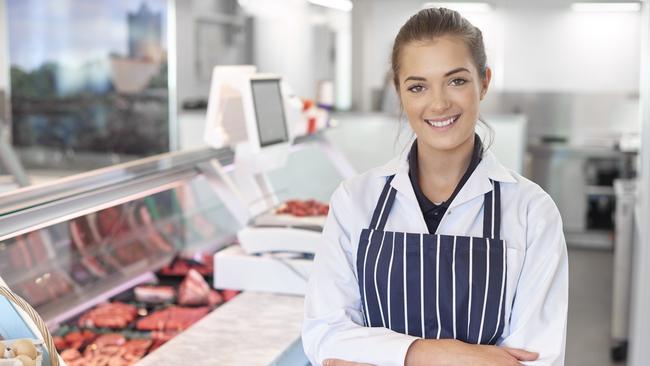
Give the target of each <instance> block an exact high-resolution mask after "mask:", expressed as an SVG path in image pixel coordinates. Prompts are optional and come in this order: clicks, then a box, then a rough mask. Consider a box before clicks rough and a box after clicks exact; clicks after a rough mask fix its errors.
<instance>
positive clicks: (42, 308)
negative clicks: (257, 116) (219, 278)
mask: <svg viewBox="0 0 650 366" xmlns="http://www.w3.org/2000/svg"><path fill="white" fill-rule="evenodd" d="M319 138H320V137H319V136H311V137H308V138H304V139H302V141H299V142H298V144H296V146H294V151H295V152H299V153H297V154H293V155H292V156H293V158H292V159H290V162H289V164H288V165H287V167H285V168H283V170H280V171H277V172H274V173H273V174H272V175H271V177H270V178H271V181H272V183H273V185H274V186H275V187H276V189H277V194H278V197H279V198H280V199H281V200H285V199H288V198H295V197H299V198H300V197H301V198H317V199H320V200H323V201H326V200H327V198H328V197H329V194H331V191H333V189H334V188H335V186H336V185H337V184H338V182H339V181H340V178H341V177H340V176H336V174H335V172H336V170H337V169H336V167H334V166H332V165H331V164H330V166H329V167H328V166H327V162H328V161H329V160H330V159H329V158H328V157H327V156H326V157H323V156H322V154H321V155H319V154H318V153H314V150H313V149H310V142H314V141H318V139H319ZM233 155H234V154H233V152H232V150H230V149H219V150H214V149H199V150H194V151H184V152H174V153H169V154H163V155H159V156H154V157H150V158H145V159H141V160H137V161H133V162H129V163H124V164H120V165H116V166H112V167H107V168H102V169H99V170H96V171H92V172H88V173H84V174H80V175H76V176H72V177H68V178H64V179H61V180H59V181H56V182H53V183H50V184H44V185H38V186H33V187H27V188H23V189H20V190H17V191H15V192H12V193H8V194H4V195H2V196H0V277H1V278H2V279H3V280H4V281H5V282H6V283H7V284H8V286H9V287H10V288H11V289H12V290H13V291H14V292H15V293H17V294H18V295H20V296H22V297H23V298H25V299H26V300H27V301H28V302H29V303H30V304H31V305H32V306H33V307H34V308H35V309H36V311H37V312H38V313H39V314H40V315H41V317H42V318H43V319H44V320H45V322H46V324H47V326H48V327H49V329H50V331H51V332H52V334H53V335H54V336H55V341H56V343H57V348H58V349H59V352H61V353H62V356H64V359H65V360H67V361H66V362H67V363H68V364H69V365H82V364H89V363H88V362H89V360H91V361H93V362H95V361H97V362H99V363H98V364H101V362H109V361H111V362H113V364H124V365H130V364H134V363H136V362H139V363H141V364H143V365H148V364H158V361H156V360H163V359H170V360H171V359H174V358H175V359H176V360H179V361H178V364H181V363H182V361H181V360H183V356H182V355H183V354H185V352H186V351H185V350H186V349H187V345H188V344H189V345H191V346H194V347H198V348H199V349H203V350H204V351H205V352H207V353H211V352H215V348H214V345H215V344H222V345H226V344H230V345H231V346H229V348H226V347H225V346H224V348H219V349H218V350H216V352H222V355H221V357H222V358H220V359H219V360H228V359H230V360H232V361H233V362H234V363H238V364H239V363H241V362H244V363H246V364H248V362H249V361H248V360H249V358H248V357H257V358H256V359H255V361H253V359H250V361H251V363H250V364H258V363H259V364H271V363H274V362H275V363H277V362H280V361H278V360H288V359H291V360H298V361H297V363H298V364H300V362H302V361H305V363H306V359H304V355H303V354H302V348H301V345H300V323H301V316H302V297H300V296H288V295H279V294H277V295H276V294H261V293H255V292H247V293H245V294H243V295H239V296H236V295H237V293H238V291H235V290H228V289H219V290H215V289H213V288H212V284H213V277H212V276H213V273H214V271H213V268H212V263H213V262H212V257H213V254H214V253H215V252H217V251H219V250H221V249H223V248H225V247H227V246H229V245H230V244H232V243H233V242H234V241H235V239H236V234H237V232H238V231H239V230H240V229H242V227H243V226H244V225H245V224H246V223H245V222H241V220H240V219H238V218H237V217H235V216H236V215H234V214H232V210H231V209H230V206H229V205H228V202H226V201H227V199H226V198H225V197H226V196H227V185H226V184H224V182H223V181H221V178H220V177H219V174H218V173H217V172H216V171H215V170H214V168H213V166H212V162H214V161H218V162H219V164H220V166H222V167H228V166H230V165H231V164H232V160H233ZM325 155H327V153H326V154H325ZM319 159H322V160H319ZM305 166H309V167H310V169H312V170H313V169H314V167H315V166H319V173H322V174H324V175H325V176H327V177H325V178H323V177H316V178H318V179H319V181H320V183H321V184H319V185H318V186H316V185H313V184H305V183H306V182H308V181H309V180H311V179H313V178H314V177H313V176H312V177H309V176H305V177H303V178H300V177H298V178H296V175H304V171H305V169H304V167H305ZM328 179H329V180H330V181H327V180H328ZM324 183H325V184H324ZM324 186H325V187H326V188H324ZM315 190H319V191H315ZM224 192H226V195H224ZM206 284H208V285H207V286H206ZM206 287H207V289H206ZM229 300H231V301H229ZM223 303H226V304H225V305H223V311H222V310H221V309H222V305H221V304H223ZM215 309H216V311H213V310H215ZM242 314H248V315H245V316H243V317H241V315H242ZM232 317H236V318H237V319H231V318H232ZM224 319H230V321H228V320H224ZM197 321H198V324H196V327H194V328H192V329H190V331H191V332H190V331H187V332H185V329H187V328H189V327H190V326H191V325H192V324H194V323H196V322H197ZM262 324H265V325H262ZM192 332H193V333H192ZM197 332H198V333H197ZM210 332H212V333H211V336H212V338H207V337H202V336H201V334H207V333H210ZM267 333H268V334H267ZM252 334H255V335H256V336H257V338H256V340H257V344H258V349H257V350H256V352H252V353H251V352H248V353H246V352H243V351H242V350H241V347H242V346H243V347H245V344H249V343H250V342H244V340H250V339H251V335H252ZM0 336H2V337H6V335H2V334H0ZM176 336H177V337H176ZM174 337H176V338H174ZM172 338H174V339H172ZM177 338H178V341H176V339H177ZM170 339H172V340H171V341H170V342H169V343H168V344H165V345H163V343H165V342H167V341H169V340H170ZM239 340H241V342H240V341H239ZM233 344H240V348H239V350H238V351H235V348H233V347H232V345H233ZM161 345H163V346H162V347H161V348H158V349H157V350H156V351H155V352H153V353H151V352H152V351H154V350H155V349H156V348H157V347H160V346H161ZM115 346H119V347H115ZM120 350H122V351H120ZM124 350H126V351H124ZM192 352H194V353H195V354H196V352H198V351H197V350H193V351H192ZM231 352H235V353H236V354H237V355H238V356H237V357H234V358H233V357H231ZM149 353H151V355H150V356H147V354H149ZM224 357H225V358H224ZM98 360H99V361H98ZM215 360H217V359H216V358H214V357H212V358H208V357H203V359H202V361H203V362H204V363H203V364H211V362H214V361H215ZM120 362H122V363H120ZM223 362H224V363H223V364H229V363H228V362H226V361H223ZM195 363H196V364H197V365H198V364H202V363H201V362H200V360H196V362H195ZM234 363H233V364H234ZM169 364H174V363H169Z"/></svg>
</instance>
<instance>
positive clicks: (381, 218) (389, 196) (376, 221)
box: [370, 175, 397, 231]
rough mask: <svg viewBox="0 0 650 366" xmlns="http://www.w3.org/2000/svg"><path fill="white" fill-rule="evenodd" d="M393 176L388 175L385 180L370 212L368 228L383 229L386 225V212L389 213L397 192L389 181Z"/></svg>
mask: <svg viewBox="0 0 650 366" xmlns="http://www.w3.org/2000/svg"><path fill="white" fill-rule="evenodd" d="M393 178H395V175H391V176H389V177H388V179H387V180H386V184H384V189H383V190H382V191H381V195H380V196H379V200H378V201H377V206H376V207H375V211H374V212H373V213H372V219H371V220H370V229H372V230H382V231H383V230H384V226H386V221H387V220H388V214H389V213H390V209H391V207H393V202H394V201H395V195H396V194H397V190H396V189H395V188H393V187H391V185H390V182H392V181H393Z"/></svg>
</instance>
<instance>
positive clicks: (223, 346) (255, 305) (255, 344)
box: [137, 292, 308, 366]
mask: <svg viewBox="0 0 650 366" xmlns="http://www.w3.org/2000/svg"><path fill="white" fill-rule="evenodd" d="M303 300H304V298H303V297H302V296H289V295H277V294H268V293H257V292H244V293H242V294H240V295H238V296H236V297H235V298H234V299H232V300H231V301H229V302H227V303H226V304H224V305H222V306H221V307H219V308H217V309H216V310H215V311H213V312H212V313H210V314H208V315H207V316H206V317H204V318H203V319H201V320H200V321H198V322H197V323H196V324H194V325H193V326H192V327H190V328H189V329H187V330H186V331H184V332H183V333H181V334H179V335H178V336H176V337H175V338H173V339H172V340H170V341H169V342H167V343H165V344H164V345H163V346H162V347H160V348H158V349H157V350H155V351H154V352H152V353H150V354H149V355H147V356H146V357H145V358H143V359H142V360H141V361H140V362H138V363H137V366H153V365H156V366H158V365H166V366H174V365H178V366H202V365H206V366H208V365H210V366H212V365H223V366H227V365H238V366H240V365H251V366H252V365H299V366H304V365H306V364H307V363H308V361H307V358H306V357H305V355H304V353H303V352H302V343H301V341H300V331H301V325H302V318H303Z"/></svg>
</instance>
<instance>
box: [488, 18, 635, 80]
mask: <svg viewBox="0 0 650 366" xmlns="http://www.w3.org/2000/svg"><path fill="white" fill-rule="evenodd" d="M503 13H504V16H503V20H504V22H505V24H504V27H505V31H504V32H503V34H504V36H505V38H504V45H505V47H504V51H505V54H504V57H503V60H504V62H505V64H504V65H503V70H504V77H505V81H504V88H505V89H507V90H511V91H512V90H522V91H572V92H593V91H608V92H612V91H621V92H632V91H638V89H639V65H640V64H639V62H640V44H641V40H640V31H641V25H640V19H641V16H640V13H576V12H572V11H570V10H569V9H532V10H504V12H503ZM488 31H490V30H488Z"/></svg>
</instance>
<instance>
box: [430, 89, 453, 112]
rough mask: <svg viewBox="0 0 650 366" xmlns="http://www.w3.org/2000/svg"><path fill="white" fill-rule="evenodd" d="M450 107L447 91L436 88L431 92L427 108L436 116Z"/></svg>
mask: <svg viewBox="0 0 650 366" xmlns="http://www.w3.org/2000/svg"><path fill="white" fill-rule="evenodd" d="M450 107H451V101H450V100H449V98H448V96H447V93H445V91H444V90H437V91H434V92H433V93H431V100H430V101H429V110H430V111H431V112H432V113H434V114H435V115H436V116H439V115H440V114H442V113H444V112H445V111H447V110H448V109H449V108H450Z"/></svg>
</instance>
